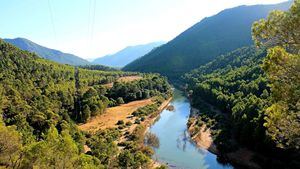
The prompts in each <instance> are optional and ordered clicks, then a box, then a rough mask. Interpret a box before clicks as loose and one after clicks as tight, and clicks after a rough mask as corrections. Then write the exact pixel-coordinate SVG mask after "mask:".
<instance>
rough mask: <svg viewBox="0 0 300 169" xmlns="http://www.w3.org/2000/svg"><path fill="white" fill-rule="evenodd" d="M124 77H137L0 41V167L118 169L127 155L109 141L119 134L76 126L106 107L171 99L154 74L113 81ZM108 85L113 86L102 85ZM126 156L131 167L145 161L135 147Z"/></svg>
mask: <svg viewBox="0 0 300 169" xmlns="http://www.w3.org/2000/svg"><path fill="white" fill-rule="evenodd" d="M128 75H137V73H129V72H122V71H99V70H88V69H82V68H75V67H72V66H68V65H61V64H58V63H55V62H51V61H47V60H45V59H42V58H40V57H38V56H37V55H35V54H33V53H29V52H27V51H23V50H20V49H18V48H16V47H14V46H12V45H10V44H8V43H6V42H4V41H3V40H0V98H1V99H0V108H1V109H0V113H1V118H0V134H1V137H0V146H1V151H0V166H5V167H8V168H36V167H37V168H49V167H50V168H52V167H58V168H103V167H105V166H108V165H113V166H115V167H117V166H119V167H123V166H122V164H123V163H124V161H122V160H120V161H121V162H119V161H118V160H119V159H120V158H126V157H123V156H122V155H124V154H122V153H121V152H119V151H118V150H117V149H116V144H115V143H114V140H115V139H116V138H118V137H119V134H118V133H119V131H118V130H107V131H106V130H105V131H99V132H98V133H97V134H95V135H92V136H91V135H89V134H87V133H84V132H82V131H80V130H78V128H77V125H76V123H78V122H85V121H87V120H89V119H90V118H91V117H93V116H96V115H98V114H103V113H105V109H106V107H110V106H115V105H118V104H123V103H124V102H129V101H132V100H139V99H143V98H150V97H154V96H157V97H165V98H168V97H170V95H171V90H170V86H169V84H168V82H167V80H166V79H165V78H163V77H161V76H159V75H156V74H138V75H139V76H141V77H142V79H141V80H138V81H134V82H117V79H118V78H119V77H122V76H128ZM110 82H113V83H114V84H113V87H112V88H107V87H105V86H103V85H105V84H107V83H110ZM119 87H120V88H119ZM85 144H88V145H89V146H90V149H91V150H90V154H85V153H84V151H83V150H84V149H83V145H85ZM120 153H121V156H120V157H119V156H118V155H119V154H120ZM125 153H129V152H125ZM126 155H128V154H126ZM129 155H130V156H134V155H135V157H134V158H135V161H132V162H131V163H130V165H135V166H136V167H139V166H141V165H147V164H148V163H147V162H149V160H150V157H149V155H147V154H146V155H145V153H143V152H142V151H140V149H138V148H136V149H134V150H131V152H130V153H129ZM108 157H109V158H108ZM139 160H145V162H140V161H139ZM122 162H123V163H122ZM126 165H127V164H126ZM128 165H129V164H128Z"/></svg>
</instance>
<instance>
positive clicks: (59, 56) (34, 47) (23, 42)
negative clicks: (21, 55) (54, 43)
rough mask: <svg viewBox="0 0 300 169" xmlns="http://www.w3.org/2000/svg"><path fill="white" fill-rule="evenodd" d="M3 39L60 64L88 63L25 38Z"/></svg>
mask: <svg viewBox="0 0 300 169" xmlns="http://www.w3.org/2000/svg"><path fill="white" fill-rule="evenodd" d="M3 40H4V41H6V42H8V43H10V44H12V45H15V46H17V47H18V48H20V49H22V50H26V51H29V52H34V53H36V54H37V55H38V56H40V57H42V58H45V59H48V60H52V61H55V62H58V63H62V64H69V65H88V64H90V63H89V62H88V61H87V60H84V59H82V58H80V57H78V56H75V55H73V54H69V53H63V52H61V51H59V50H55V49H50V48H47V47H44V46H41V45H38V44H36V43H34V42H32V41H30V40H28V39H25V38H15V39H3Z"/></svg>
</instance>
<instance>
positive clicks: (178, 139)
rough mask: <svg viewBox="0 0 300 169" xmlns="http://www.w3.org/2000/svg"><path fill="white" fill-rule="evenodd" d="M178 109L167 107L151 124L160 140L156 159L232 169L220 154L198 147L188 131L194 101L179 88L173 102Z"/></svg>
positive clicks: (197, 168) (186, 167) (183, 166)
mask: <svg viewBox="0 0 300 169" xmlns="http://www.w3.org/2000/svg"><path fill="white" fill-rule="evenodd" d="M170 104H171V105H173V106H174V107H175V110H174V111H168V110H164V111H163V112H162V113H161V114H160V117H159V119H158V120H157V121H156V122H155V123H154V124H153V125H152V126H151V127H150V130H149V131H150V132H152V133H154V134H155V135H156V136H157V137H158V139H159V142H160V145H159V147H158V148H155V149H154V150H155V154H154V156H153V159H154V160H157V161H158V162H160V163H162V164H166V165H167V166H168V167H169V168H172V169H232V168H233V167H232V166H230V165H223V164H220V163H219V162H218V161H217V156H216V155H214V154H212V153H210V152H208V151H207V150H204V149H201V148H197V147H196V146H195V144H194V143H193V142H192V141H191V140H190V138H189V133H188V132H187V125H186V124H187V121H188V118H189V114H190V102H189V100H188V99H187V98H186V97H185V96H184V95H183V93H182V92H180V91H179V90H175V91H174V97H173V100H172V101H171V103H170Z"/></svg>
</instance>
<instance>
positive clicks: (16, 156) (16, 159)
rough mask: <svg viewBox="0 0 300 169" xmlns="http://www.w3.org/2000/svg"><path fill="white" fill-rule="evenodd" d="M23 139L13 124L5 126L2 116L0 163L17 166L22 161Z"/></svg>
mask: <svg viewBox="0 0 300 169" xmlns="http://www.w3.org/2000/svg"><path fill="white" fill-rule="evenodd" d="M21 150H22V141H21V136H20V134H19V133H18V132H17V131H16V130H15V127H13V126H8V127H7V126H5V125H4V123H3V122H2V120H1V118H0V164H1V165H4V166H6V167H11V168H13V167H16V166H18V165H19V163H20V154H21Z"/></svg>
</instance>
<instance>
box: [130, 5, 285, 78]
mask: <svg viewBox="0 0 300 169" xmlns="http://www.w3.org/2000/svg"><path fill="white" fill-rule="evenodd" d="M290 4H291V2H286V3H282V4H277V5H255V6H240V7H236V8H232V9H227V10H224V11H222V12H220V13H219V14H217V15H214V16H212V17H207V18H204V19H203V20H202V21H201V22H199V23H197V24H195V25H194V26H192V27H191V28H189V29H188V30H186V31H185V32H183V33H182V34H180V35H179V36H177V37H176V38H175V39H173V40H172V41H170V42H168V43H167V44H165V45H163V46H161V47H158V48H156V49H155V50H153V51H151V52H150V53H149V54H147V55H145V56H143V57H141V58H140V59H137V60H135V61H134V62H132V63H130V64H128V65H127V66H125V67H124V70H130V71H141V72H158V73H160V74H162V75H165V76H168V78H169V79H170V80H172V81H177V80H178V77H179V76H180V75H182V74H183V73H186V72H188V71H190V70H192V69H194V68H197V67H199V66H200V65H204V64H206V63H208V62H210V61H212V60H213V59H214V58H216V57H217V56H218V55H221V54H225V53H227V52H230V51H232V50H234V49H237V48H240V47H243V46H247V45H251V44H252V40H251V25H252V23H253V22H254V21H256V20H258V19H261V18H265V17H266V16H267V14H268V12H270V11H271V10H274V9H281V10H287V9H288V7H289V6H290ZM220 25H222V26H220Z"/></svg>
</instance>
